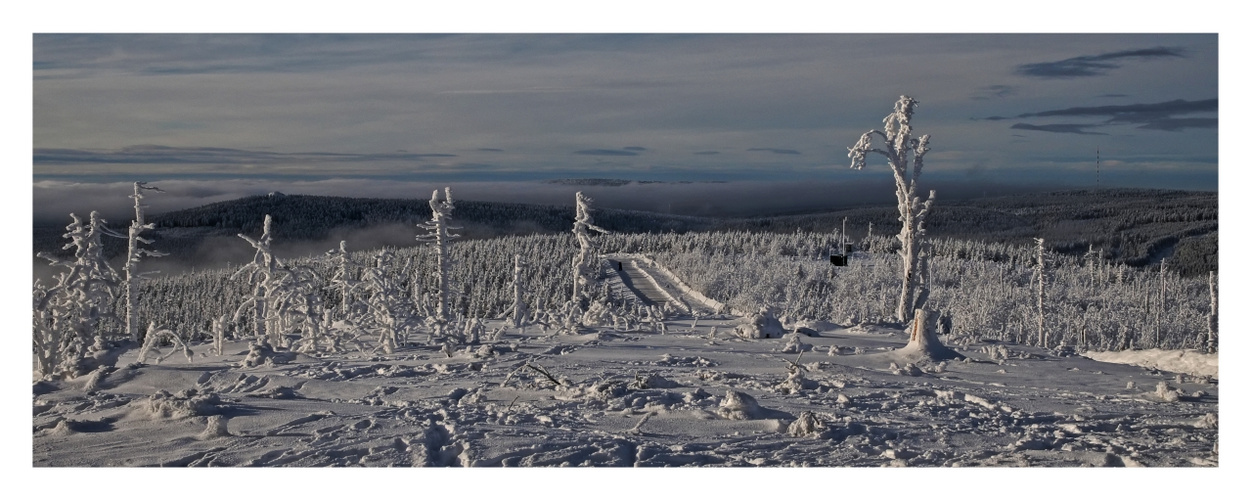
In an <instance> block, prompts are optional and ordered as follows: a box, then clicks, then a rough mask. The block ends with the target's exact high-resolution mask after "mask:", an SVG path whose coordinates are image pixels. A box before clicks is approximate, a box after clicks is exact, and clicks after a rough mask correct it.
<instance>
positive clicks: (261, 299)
mask: <svg viewBox="0 0 1252 500" xmlns="http://www.w3.org/2000/svg"><path fill="white" fill-rule="evenodd" d="M270 223H271V219H270V216H269V214H265V222H264V224H263V225H262V230H261V237H260V238H258V239H255V240H254V239H252V238H251V237H249V236H247V235H244V234H239V235H238V236H239V237H240V238H243V239H244V241H247V242H248V243H249V244H250V245H252V247H253V248H255V249H256V254H255V255H254V256H253V257H252V262H249V263H248V264H247V265H244V266H243V267H241V268H239V271H237V272H236V273H235V277H239V276H247V278H248V281H249V282H250V283H252V295H251V296H250V297H248V298H247V299H245V300H244V303H243V304H241V305H240V306H239V309H237V310H236V311H235V320H236V321H238V320H239V317H240V316H241V315H242V314H243V311H244V310H245V309H246V308H248V307H251V308H252V311H253V323H252V330H253V335H255V336H256V338H257V339H258V340H268V341H269V343H270V345H271V346H274V347H278V346H279V345H280V344H281V343H282V342H281V340H282V339H281V337H280V335H281V333H280V332H279V331H278V328H277V327H276V326H277V325H272V323H273V321H272V318H273V317H272V315H271V314H270V311H269V303H270V298H271V295H272V291H273V288H274V283H275V281H276V279H277V277H278V276H277V274H278V259H276V258H275V257H274V253H273V252H272V251H271V250H270V243H271V242H272V241H273V237H272V236H270Z"/></svg>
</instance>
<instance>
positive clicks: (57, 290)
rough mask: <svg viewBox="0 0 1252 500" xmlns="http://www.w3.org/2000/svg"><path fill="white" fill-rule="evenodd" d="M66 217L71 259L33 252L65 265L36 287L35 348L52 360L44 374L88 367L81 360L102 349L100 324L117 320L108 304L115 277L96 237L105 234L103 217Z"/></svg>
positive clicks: (74, 372) (75, 371)
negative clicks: (49, 282)
mask: <svg viewBox="0 0 1252 500" xmlns="http://www.w3.org/2000/svg"><path fill="white" fill-rule="evenodd" d="M70 218H71V219H72V220H73V222H71V223H70V225H68V226H66V227H65V229H66V233H65V238H66V239H69V240H70V242H69V243H67V244H66V245H65V246H64V247H63V248H64V249H67V250H68V249H71V248H73V249H74V257H73V258H72V259H69V260H66V259H61V258H58V257H56V256H52V255H48V254H46V253H43V252H40V253H39V254H38V257H40V258H43V259H47V260H48V261H49V262H50V264H51V265H52V266H55V267H63V268H65V270H64V271H62V272H61V274H59V275H57V276H56V277H55V280H56V283H55V284H54V285H53V286H52V287H50V288H47V289H43V288H42V287H41V286H39V285H36V290H35V294H36V303H35V319H36V321H37V322H40V323H42V324H41V325H37V328H36V340H35V342H36V345H35V348H36V350H37V351H38V350H40V349H43V350H44V354H43V357H44V358H45V359H46V360H49V361H50V362H51V361H55V364H56V366H55V367H52V366H44V367H41V371H43V375H52V376H55V375H58V374H59V375H65V376H74V375H78V374H80V373H83V372H84V371H90V370H91V369H93V368H94V367H91V366H88V364H87V363H85V361H86V359H87V357H88V356H89V354H91V353H92V352H95V351H100V350H103V349H105V347H106V345H105V343H106V341H105V335H106V331H105V328H104V325H102V322H103V321H104V320H105V319H106V318H110V317H111V318H116V315H115V314H114V313H113V310H112V307H113V302H114V300H115V299H116V296H117V284H118V281H119V277H118V275H117V272H116V271H114V270H113V268H112V267H110V266H109V264H108V262H107V261H106V260H105V259H104V254H103V244H102V242H101V237H102V236H104V235H105V234H108V232H107V229H105V226H104V224H105V222H106V221H105V220H104V219H103V218H101V217H100V214H99V213H97V212H92V213H91V218H90V220H89V222H88V223H87V224H83V222H82V219H80V218H79V217H78V216H77V215H75V214H70ZM40 332H42V334H40ZM41 337H42V338H41ZM54 341H55V342H54Z"/></svg>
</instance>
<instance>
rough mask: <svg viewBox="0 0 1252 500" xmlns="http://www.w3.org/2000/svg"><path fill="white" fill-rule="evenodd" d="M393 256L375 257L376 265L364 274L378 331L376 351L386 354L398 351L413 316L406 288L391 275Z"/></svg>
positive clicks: (363, 282) (381, 254)
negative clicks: (405, 292) (408, 305)
mask: <svg viewBox="0 0 1252 500" xmlns="http://www.w3.org/2000/svg"><path fill="white" fill-rule="evenodd" d="M393 257H394V256H393V255H392V253H391V252H390V251H388V250H386V249H383V250H380V251H379V252H378V255H377V256H375V258H374V266H373V267H369V268H366V269H365V271H364V272H363V273H362V275H361V286H362V287H363V293H365V294H367V297H366V305H367V306H368V307H369V313H370V318H372V320H373V324H374V326H375V327H376V328H377V329H378V345H377V347H376V349H380V350H382V351H383V352H384V353H387V354H391V353H393V352H395V350H396V347H397V346H398V345H399V337H400V336H401V335H402V333H403V332H404V331H405V330H406V329H407V328H408V326H409V321H411V319H412V315H411V314H410V313H409V310H408V308H407V307H405V306H406V304H408V303H409V301H408V300H407V299H406V298H405V297H404V293H403V292H404V285H403V284H401V283H398V282H397V280H396V279H395V277H394V276H393V275H392V274H391V273H390V272H388V271H389V268H390V267H391V263H392V259H393Z"/></svg>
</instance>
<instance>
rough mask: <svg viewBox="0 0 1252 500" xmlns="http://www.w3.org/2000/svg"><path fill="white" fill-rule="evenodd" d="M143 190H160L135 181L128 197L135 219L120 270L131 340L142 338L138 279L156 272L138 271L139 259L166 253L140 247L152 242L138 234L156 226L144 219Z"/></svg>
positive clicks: (128, 332) (160, 255)
mask: <svg viewBox="0 0 1252 500" xmlns="http://www.w3.org/2000/svg"><path fill="white" fill-rule="evenodd" d="M144 191H156V192H158V193H159V192H162V191H161V190H160V189H158V188H157V187H156V186H148V185H147V183H145V182H136V183H135V194H133V195H131V196H130V198H132V199H134V200H135V220H133V221H131V223H130V233H129V236H128V237H127V241H126V263H125V264H123V265H122V271H123V272H124V273H126V281H125V285H124V288H125V291H124V294H125V297H126V334H127V335H128V336H129V337H130V340H131V341H132V342H140V341H142V340H143V339H141V338H140V333H139V311H138V309H137V308H138V305H139V281H140V280H143V279H147V276H148V275H150V274H153V273H155V272H156V271H153V272H150V273H140V272H139V260H140V259H141V258H142V257H162V256H164V255H167V254H166V253H164V252H158V251H155V250H151V249H147V248H142V247H140V245H141V244H143V245H151V244H152V240H150V239H147V238H144V237H142V236H140V234H142V233H143V232H144V231H145V230H148V229H153V228H155V227H156V225H154V224H152V223H149V222H145V221H144V209H145V208H147V205H144V204H143V202H142V200H143V192H144Z"/></svg>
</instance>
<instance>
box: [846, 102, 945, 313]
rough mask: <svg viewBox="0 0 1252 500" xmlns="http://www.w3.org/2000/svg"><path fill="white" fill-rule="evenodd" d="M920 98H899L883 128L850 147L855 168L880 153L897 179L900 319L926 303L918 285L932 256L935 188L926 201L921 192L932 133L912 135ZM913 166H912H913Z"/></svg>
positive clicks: (849, 154) (871, 132) (849, 153)
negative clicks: (929, 224)
mask: <svg viewBox="0 0 1252 500" xmlns="http://www.w3.org/2000/svg"><path fill="white" fill-rule="evenodd" d="M917 104H918V103H917V101H916V100H914V99H913V98H911V97H909V96H900V100H898V101H896V104H895V110H894V111H893V112H892V113H891V114H890V115H887V117H886V118H883V130H882V131H878V130H870V131H869V132H866V133H864V134H862V135H861V139H860V140H858V141H857V143H856V145H855V146H853V147H850V148H848V157H849V158H852V168H855V169H861V168H864V167H865V156H866V155H867V154H869V153H878V154H881V155H883V156H885V157H886V158H887V164H888V166H890V167H891V173H892V175H893V176H895V181H896V202H897V208H898V209H899V210H900V222H901V227H900V234H899V235H898V236H896V238H898V239H899V240H900V243H901V248H900V261H901V264H902V266H901V271H902V273H903V280H902V281H903V282H902V284H901V287H900V298H899V300H898V301H897V304H896V320H898V321H900V322H906V321H909V320H910V319H911V318H912V314H913V311H914V309H920V308H923V307H924V306H925V304H924V303H923V301H919V300H918V289H919V286H920V285H921V282H922V278H923V277H922V275H921V273H920V272H919V269H920V267H921V265H922V264H921V261H922V260H924V259H927V258H928V257H929V256H928V255H926V254H925V253H924V252H923V251H922V245H921V243H922V237H923V236H924V235H925V234H926V228H925V222H926V215H927V214H929V213H930V207H931V205H932V204H933V203H934V201H935V192H934V190H931V191H930V197H929V198H927V199H926V200H925V201H922V198H921V196H919V195H918V194H917V178H918V177H919V176H920V175H921V173H922V158H923V157H924V156H925V155H926V152H927V151H929V150H930V149H929V147H928V145H929V142H930V135H923V136H921V137H919V138H914V137H913V136H912V134H913V129H912V127H911V125H910V124H909V120H910V119H911V118H912V117H913V108H914V107H916V106H917ZM874 136H878V137H881V138H882V140H883V141H884V142H885V145H884V146H885V147H883V148H878V147H875V146H874V144H873V142H874ZM910 166H912V168H911V169H910V168H909V167H910Z"/></svg>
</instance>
